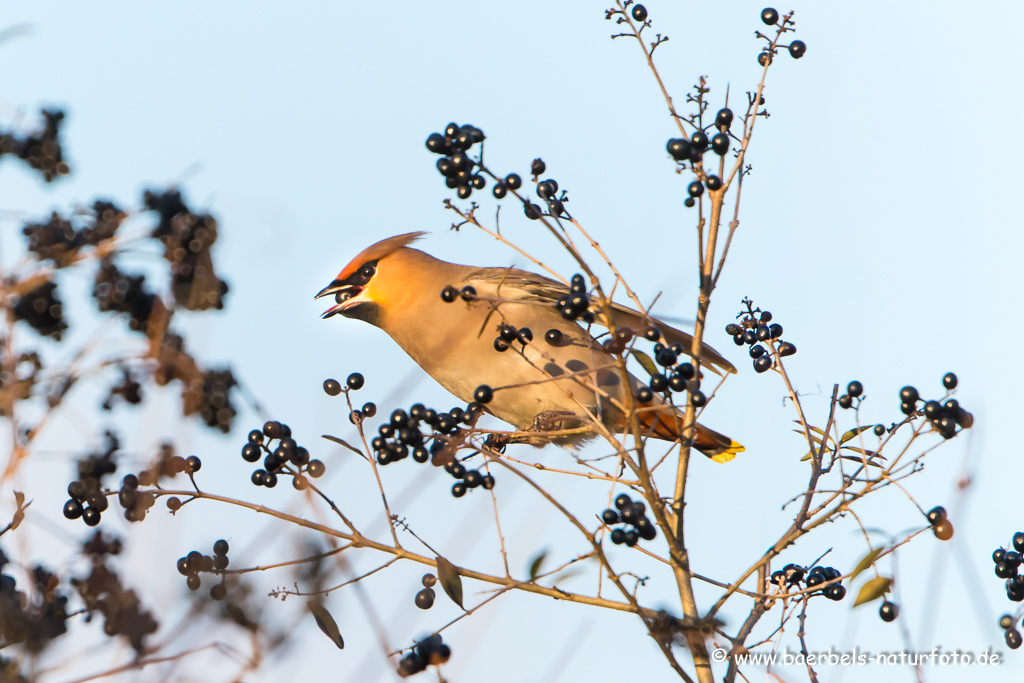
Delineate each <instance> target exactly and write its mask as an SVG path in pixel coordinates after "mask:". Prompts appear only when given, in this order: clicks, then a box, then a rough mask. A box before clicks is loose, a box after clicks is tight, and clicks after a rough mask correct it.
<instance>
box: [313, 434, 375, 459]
mask: <svg viewBox="0 0 1024 683" xmlns="http://www.w3.org/2000/svg"><path fill="white" fill-rule="evenodd" d="M321 438H324V439H327V440H328V441H333V442H334V443H336V444H338V445H340V446H344V447H345V448H347V449H349V450H350V451H352V452H353V453H356V454H357V455H363V452H362V451H361V450H359V449H358V448H356V447H355V446H353V445H352V444H350V443H349V442H347V441H345V440H344V439H339V438H338V437H336V436H331V435H330V434H323V435H321ZM363 457H364V458H365V457H366V456H365V455H363Z"/></svg>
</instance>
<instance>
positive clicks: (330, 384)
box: [324, 379, 341, 396]
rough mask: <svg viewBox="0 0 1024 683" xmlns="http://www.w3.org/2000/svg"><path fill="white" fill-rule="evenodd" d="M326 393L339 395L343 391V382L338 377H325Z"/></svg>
mask: <svg viewBox="0 0 1024 683" xmlns="http://www.w3.org/2000/svg"><path fill="white" fill-rule="evenodd" d="M324 393H326V394H327V395H328V396H337V395H338V394H340V393H341V382H339V381H338V380H336V379H325V380H324Z"/></svg>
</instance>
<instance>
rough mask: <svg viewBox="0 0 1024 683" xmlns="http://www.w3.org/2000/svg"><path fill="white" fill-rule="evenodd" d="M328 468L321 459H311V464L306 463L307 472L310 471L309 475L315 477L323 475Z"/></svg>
mask: <svg viewBox="0 0 1024 683" xmlns="http://www.w3.org/2000/svg"><path fill="white" fill-rule="evenodd" d="M326 470H327V467H326V466H324V464H323V463H322V462H320V461H319V460H310V461H309V464H308V465H306V472H308V473H309V476H311V477H313V478H314V479H316V478H317V477H321V476H323V474H324V472H325V471H326Z"/></svg>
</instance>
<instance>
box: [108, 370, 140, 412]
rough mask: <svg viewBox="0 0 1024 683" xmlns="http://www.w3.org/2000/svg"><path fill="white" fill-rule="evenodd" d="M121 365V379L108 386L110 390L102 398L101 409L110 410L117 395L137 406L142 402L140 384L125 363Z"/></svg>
mask: <svg viewBox="0 0 1024 683" xmlns="http://www.w3.org/2000/svg"><path fill="white" fill-rule="evenodd" d="M120 367H121V381H120V382H118V383H117V384H115V385H114V386H112V387H110V391H109V392H108V393H107V397H106V398H105V399H104V400H103V403H102V404H101V406H100V407H102V408H103V410H110V409H112V408H113V407H114V401H115V400H117V398H118V397H121V398H122V399H123V400H124V402H125V403H129V404H131V405H133V406H137V405H139V404H140V403H142V384H140V383H139V381H138V380H137V379H136V378H135V375H134V374H133V373H132V371H131V369H129V368H128V367H127V366H126V365H122V366H120Z"/></svg>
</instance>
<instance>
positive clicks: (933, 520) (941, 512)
mask: <svg viewBox="0 0 1024 683" xmlns="http://www.w3.org/2000/svg"><path fill="white" fill-rule="evenodd" d="M945 520H946V508H944V507H942V506H941V505H936V506H935V507H933V508H932V509H931V510H929V511H928V523H929V524H931V525H932V526H935V525H936V524H939V523H940V522H944V521H945Z"/></svg>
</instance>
